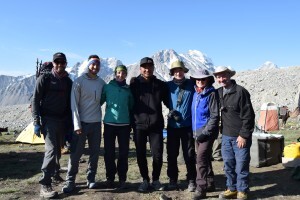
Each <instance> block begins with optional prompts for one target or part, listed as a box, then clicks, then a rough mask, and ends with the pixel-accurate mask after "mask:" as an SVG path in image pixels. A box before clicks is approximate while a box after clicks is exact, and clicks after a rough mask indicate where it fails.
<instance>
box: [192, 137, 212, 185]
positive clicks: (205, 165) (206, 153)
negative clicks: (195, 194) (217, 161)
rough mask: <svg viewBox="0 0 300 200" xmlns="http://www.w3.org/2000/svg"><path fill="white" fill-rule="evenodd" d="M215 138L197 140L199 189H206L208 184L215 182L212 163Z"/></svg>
mask: <svg viewBox="0 0 300 200" xmlns="http://www.w3.org/2000/svg"><path fill="white" fill-rule="evenodd" d="M213 143H214V139H213V138H208V139H207V140H205V141H204V142H198V141H196V149H197V167H196V168H197V180H196V183H197V190H198V191H206V189H207V186H208V185H212V184H214V172H213V168H212V164H211V157H212V156H211V155H212V146H213Z"/></svg>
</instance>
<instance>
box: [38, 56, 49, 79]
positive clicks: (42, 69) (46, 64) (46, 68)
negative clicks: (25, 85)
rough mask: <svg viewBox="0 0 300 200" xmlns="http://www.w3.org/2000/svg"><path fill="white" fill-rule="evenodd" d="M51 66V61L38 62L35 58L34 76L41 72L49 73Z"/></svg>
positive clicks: (39, 74)
mask: <svg viewBox="0 0 300 200" xmlns="http://www.w3.org/2000/svg"><path fill="white" fill-rule="evenodd" d="M52 68H53V65H52V62H44V63H42V61H41V62H40V63H39V61H38V60H37V65H36V73H35V78H36V79H37V78H38V77H40V76H41V75H43V74H48V73H51V70H52Z"/></svg>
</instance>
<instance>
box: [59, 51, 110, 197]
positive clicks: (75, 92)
mask: <svg viewBox="0 0 300 200" xmlns="http://www.w3.org/2000/svg"><path fill="white" fill-rule="evenodd" d="M86 67H87V73H83V74H82V75H81V76H79V77H78V78H77V79H76V80H75V81H74V84H73V87H72V92H71V108H72V116H73V123H74V134H73V137H72V142H71V155H70V159H69V163H68V172H67V177H66V184H65V185H64V186H63V188H62V191H63V192H64V193H69V192H72V191H73V190H74V189H75V187H76V185H75V179H76V174H77V173H78V167H79V160H80V158H81V156H82V153H83V150H84V147H85V142H86V139H87V140H88V145H89V151H90V157H89V161H88V169H87V186H88V188H89V189H93V188H96V187H97V184H96V181H95V175H96V172H97V166H98V158H99V151H100V142H101V118H102V113H101V105H100V100H101V93H102V88H103V86H104V85H105V82H104V80H103V79H101V78H100V77H99V76H98V75H97V74H98V72H99V71H100V58H99V57H98V56H97V55H91V56H90V57H89V59H88V62H87V64H86Z"/></svg>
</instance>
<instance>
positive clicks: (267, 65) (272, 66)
mask: <svg viewBox="0 0 300 200" xmlns="http://www.w3.org/2000/svg"><path fill="white" fill-rule="evenodd" d="M267 69H279V67H278V66H277V65H276V64H274V63H272V62H271V61H266V62H265V63H264V64H262V65H261V66H260V67H259V68H258V70H267Z"/></svg>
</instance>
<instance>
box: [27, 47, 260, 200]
mask: <svg viewBox="0 0 300 200" xmlns="http://www.w3.org/2000/svg"><path fill="white" fill-rule="evenodd" d="M84 64H85V67H86V69H85V70H86V71H85V72H84V73H83V74H82V75H81V76H79V77H78V78H77V79H75V80H74V82H73V83H72V80H71V79H70V78H69V77H68V73H67V72H66V71H65V68H66V66H67V59H66V56H65V54H63V53H61V52H58V53H56V54H54V55H53V68H52V71H51V73H49V74H44V75H42V76H40V77H39V78H38V79H37V82H36V88H35V92H34V95H33V102H32V113H33V118H34V126H35V128H34V132H35V134H36V135H38V136H40V134H41V133H42V134H43V136H44V138H45V155H44V160H43V164H42V169H41V171H42V173H43V174H42V177H41V179H40V181H39V183H40V184H41V190H40V196H41V197H45V198H51V197H55V196H57V194H58V193H57V192H56V191H54V190H53V189H52V186H51V183H52V177H53V176H55V175H56V176H57V174H58V173H59V168H60V166H59V159H60V145H61V140H60V138H61V136H62V135H64V133H65V132H66V130H67V129H68V128H70V127H71V126H72V127H73V129H74V131H73V133H72V140H71V153H70V158H69V162H68V171H67V176H66V183H65V185H64V186H63V188H62V191H63V192H64V193H70V192H72V191H74V189H75V188H76V184H75V180H76V175H77V173H78V168H79V161H80V158H81V156H82V154H83V151H84V147H85V143H86V140H88V146H89V161H88V169H87V187H88V188H89V189H94V188H97V182H96V180H95V176H96V173H97V167H98V158H99V152H100V143H101V136H102V112H101V106H102V105H103V104H104V103H106V107H105V116H104V117H103V124H104V130H103V138H104V161H105V167H106V179H107V180H106V182H105V184H106V186H107V187H115V186H116V183H115V176H116V174H118V181H119V183H118V184H117V186H118V187H119V188H120V189H124V188H126V180H127V171H128V151H129V141H130V132H131V130H133V132H134V142H135V146H136V157H137V164H138V167H139V170H140V174H141V177H142V182H141V184H140V185H139V187H138V191H140V192H145V191H147V190H149V189H150V188H153V189H154V190H158V191H161V190H165V189H167V190H176V189H178V173H179V171H178V166H177V157H178V155H179V148H180V144H181V146H182V152H183V157H184V160H185V164H186V170H187V174H186V178H187V181H188V188H187V190H188V191H190V192H194V195H193V199H204V198H206V193H207V192H212V191H215V183H214V172H213V168H212V163H211V160H212V148H213V143H214V141H215V139H216V138H217V137H218V135H219V132H220V133H222V149H221V150H222V157H223V160H224V171H225V175H226V177H227V181H226V186H227V189H226V190H225V192H222V193H221V194H220V198H224V199H229V198H238V199H247V193H248V191H249V180H248V179H249V162H250V146H251V134H252V132H253V129H254V117H255V116H254V111H253V108H252V104H251V101H250V95H249V93H248V91H247V90H246V89H245V88H243V87H241V86H239V85H237V84H236V82H235V81H234V80H232V79H231V77H232V76H233V75H234V74H235V71H233V70H231V69H229V68H227V67H223V66H221V67H217V68H216V70H215V72H214V73H213V75H211V74H210V73H209V72H208V71H207V70H205V69H202V70H198V71H197V72H196V73H194V74H193V75H192V76H191V77H190V78H188V77H186V75H185V74H186V73H187V72H188V71H189V69H187V68H186V67H185V64H184V63H183V62H182V61H179V60H177V61H174V62H173V63H172V64H171V66H170V76H172V77H173V79H172V80H171V81H168V82H164V81H162V80H160V79H158V78H156V76H155V75H154V68H155V66H154V61H153V59H152V58H149V57H145V58H142V59H141V60H140V75H139V76H137V77H133V78H132V79H131V80H130V84H129V85H127V84H126V77H127V68H126V66H124V65H118V66H116V67H115V70H114V79H113V80H111V81H110V82H109V83H108V84H106V83H105V82H104V81H103V79H101V78H100V77H99V76H98V73H99V71H100V69H101V60H100V58H99V57H98V56H97V55H91V56H89V58H88V60H87V62H85V63H84ZM215 79H216V81H217V82H218V83H219V84H220V85H221V87H220V88H219V89H215V88H214V86H213V83H214V82H215ZM162 103H163V104H164V105H165V106H166V107H167V108H168V109H169V114H168V122H167V155H168V157H167V163H168V168H167V175H168V177H169V183H168V185H167V187H165V186H164V185H163V184H161V182H160V180H159V178H160V174H161V169H162V163H163V159H162V158H163V129H164V117H163V114H162ZM116 139H117V141H118V147H119V151H118V160H117V164H116V163H115V157H116V152H115V150H116V149H115V148H116V146H115V141H116ZM147 142H149V144H150V150H151V154H152V167H153V170H152V176H151V179H150V176H149V170H148V163H147V157H146V153H147Z"/></svg>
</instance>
